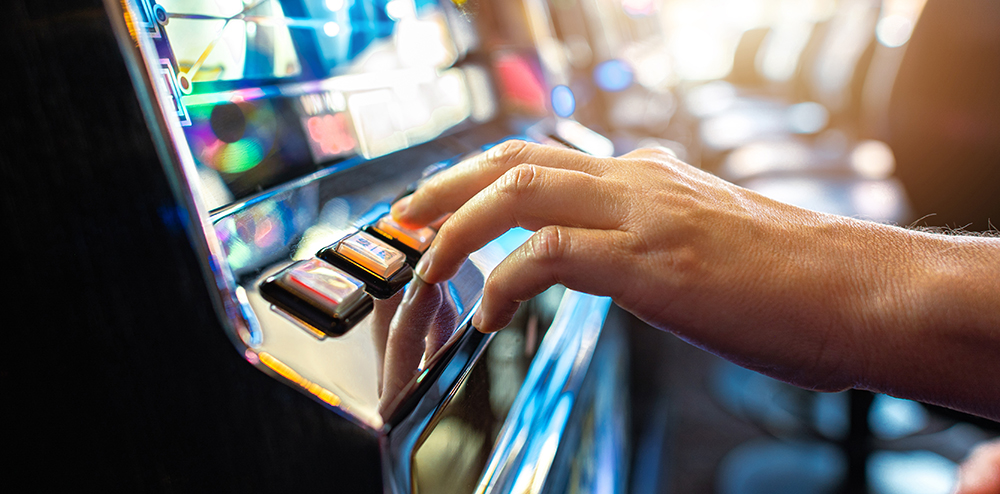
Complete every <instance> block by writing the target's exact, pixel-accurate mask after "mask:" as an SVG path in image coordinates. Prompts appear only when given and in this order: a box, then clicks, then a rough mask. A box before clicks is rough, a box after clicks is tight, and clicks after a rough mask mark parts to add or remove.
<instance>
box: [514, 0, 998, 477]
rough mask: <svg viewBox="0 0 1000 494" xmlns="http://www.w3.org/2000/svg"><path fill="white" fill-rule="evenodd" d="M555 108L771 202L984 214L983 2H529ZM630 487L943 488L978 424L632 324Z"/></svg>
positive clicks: (994, 99) (623, 142)
mask: <svg viewBox="0 0 1000 494" xmlns="http://www.w3.org/2000/svg"><path fill="white" fill-rule="evenodd" d="M524 6H525V9H526V10H527V11H528V14H529V17H531V15H532V12H534V13H535V16H536V17H535V18H536V21H534V22H532V23H531V24H532V26H531V28H532V35H533V37H534V39H535V43H536V45H537V46H538V49H539V58H540V61H541V65H542V67H543V71H544V72H545V77H546V80H547V81H548V83H549V87H550V89H551V93H550V95H549V100H548V102H549V103H550V105H551V111H552V112H553V113H555V114H556V115H558V116H561V117H569V118H573V119H576V120H579V121H580V122H582V123H584V124H585V125H587V126H588V127H590V128H592V129H595V130H597V131H598V132H600V133H602V134H604V135H606V136H608V137H609V138H611V140H612V141H613V142H614V145H615V152H616V153H618V154H621V153H625V152H628V151H630V150H632V149H636V148H639V147H648V146H659V147H664V148H667V149H669V150H671V151H672V152H673V153H674V154H676V155H677V156H678V157H679V158H681V159H682V160H685V161H687V162H688V163H691V164H693V165H695V166H699V167H701V168H703V169H706V170H708V171H711V172H713V173H715V174H718V175H720V176H722V177H723V178H725V179H727V180H730V181H733V182H735V183H738V184H740V185H743V186H745V187H748V188H751V189H754V190H756V191H758V192H761V193H763V194H765V195H768V196H770V197H773V198H775V199H778V200H781V201H784V202H788V203H792V204H796V205H799V206H802V207H806V208H809V209H814V210H819V211H825V212H830V213H836V214H842V215H847V216H854V217H860V218H865V219H870V220H874V221H879V222H885V223H892V224H898V225H904V226H919V227H933V228H943V229H962V230H967V231H970V232H983V231H988V230H992V229H993V225H994V223H991V220H994V221H995V220H996V219H997V218H1000V194H998V193H997V191H996V184H997V183H998V182H1000V180H998V179H1000V94H998V89H1000V29H997V26H1000V3H997V2H995V1H992V0H954V1H953V0H949V1H944V0H938V1H935V0H884V1H878V0H548V1H544V0H525V2H524ZM634 326H635V327H634V328H633V330H632V331H631V332H630V334H631V335H632V348H631V354H632V358H631V361H632V376H633V377H632V396H633V424H632V427H633V432H634V439H635V444H634V445H633V446H634V447H633V449H634V451H635V453H634V457H633V458H632V465H633V471H632V475H631V480H632V482H631V490H632V492H635V493H672V492H684V493H713V492H714V493H727V494H728V493H758V492H759V493H765V492H781V493H789V492H803V493H805V492H809V493H812V492H817V493H818V492H873V493H904V492H905V493H928V494H929V493H942V494H943V493H947V492H950V491H951V490H952V489H953V487H954V482H955V478H956V467H957V464H958V462H960V461H961V460H962V458H964V457H965V455H967V454H968V452H969V450H970V448H971V447H973V446H974V445H975V444H977V443H978V442H980V441H983V440H987V439H989V438H992V437H995V436H996V435H997V434H998V432H1000V429H998V425H997V424H996V423H993V422H990V421H986V420H981V419H977V418H974V417H969V416H964V415H961V414H957V413H954V412H951V411H948V410H944V409H938V408H935V407H928V406H925V405H922V404H918V403H915V402H912V401H907V400H900V399H896V398H892V397H888V396H873V395H871V394H869V393H863V392H856V391H851V392H845V393H835V394H817V393H811V392H806V391H803V390H799V389H797V388H793V387H790V386H787V385H785V384H783V383H780V382H777V381H774V380H771V379H768V378H766V377H762V376H760V375H757V374H755V373H752V372H749V371H746V370H743V369H741V368H739V367H736V366H733V365H731V364H728V363H726V362H723V361H721V360H719V359H717V358H715V357H713V356H711V355H708V354H706V353H704V352H701V351H699V350H697V349H694V348H692V347H690V346H688V345H686V344H684V343H682V342H679V341H676V340H674V339H672V338H664V337H662V335H661V334H659V333H658V332H655V331H654V330H652V329H650V328H647V327H644V326H643V325H642V324H640V323H636V324H634Z"/></svg>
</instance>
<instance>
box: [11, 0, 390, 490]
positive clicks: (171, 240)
mask: <svg viewBox="0 0 1000 494" xmlns="http://www.w3.org/2000/svg"><path fill="white" fill-rule="evenodd" d="M5 6H6V7H7V8H6V11H5V13H4V16H3V20H2V21H0V22H2V23H3V25H2V26H0V33H3V34H2V36H3V42H2V44H0V46H2V48H0V54H2V55H0V60H2V61H3V63H4V67H5V69H6V70H5V71H4V74H5V75H6V78H7V81H6V82H7V84H5V85H4V86H5V90H4V91H3V100H2V101H3V106H4V111H3V112H0V118H2V121H3V125H2V131H3V138H2V140H0V142H2V148H0V149H2V150H0V160H2V161H0V187H2V189H0V192H2V193H0V198H2V199H0V200H2V217H3V220H2V221H3V230H2V231H3V232H4V235H3V240H4V243H6V244H8V246H9V247H8V248H7V249H5V250H6V251H7V252H8V254H7V260H8V264H9V268H8V269H7V270H6V279H7V280H8V288H9V289H8V290H7V291H6V294H5V295H3V297H4V303H3V310H4V313H5V317H4V319H3V325H2V327H3V329H2V335H3V343H4V345H3V346H4V351H3V358H2V359H0V396H3V399H2V402H3V409H4V413H3V417H4V427H3V431H4V432H3V438H2V443H3V444H4V446H5V449H6V451H7V452H8V454H11V455H12V456H11V457H8V460H6V461H5V463H4V472H5V475H4V481H5V483H6V484H8V485H22V486H30V490H32V491H52V490H55V489H57V488H74V487H80V486H88V487H92V488H94V489H101V490H104V491H127V492H198V491H211V492H241V493H246V492H274V491H284V492H312V491H327V492H366V491H377V490H379V487H378V479H379V478H380V475H381V474H380V472H379V466H378V456H377V449H376V445H375V443H374V439H373V437H371V436H369V435H368V434H365V433H361V432H357V429H356V428H355V427H354V426H353V425H349V424H347V423H346V422H345V421H344V420H342V419H340V418H339V417H338V416H336V415H335V414H334V413H332V412H330V411H329V410H327V409H325V408H323V407H322V406H320V405H319V404H317V403H316V402H314V401H312V400H311V399H309V398H307V397H305V396H303V395H301V394H299V393H298V392H296V391H294V390H292V389H291V388H288V387H286V386H284V385H282V384H280V383H279V382H277V381H275V380H274V379H272V378H270V377H268V376H266V375H264V374H263V373H261V372H259V371H258V370H256V369H254V368H253V367H251V366H250V365H249V364H248V363H247V362H245V361H244V360H242V359H241V358H240V356H239V355H238V354H237V352H236V351H235V350H234V347H233V345H232V344H231V343H230V342H229V341H228V339H227V338H226V336H225V335H224V333H223V331H222V328H221V327H220V323H219V322H218V320H217V319H216V316H215V314H214V312H213V310H212V307H211V305H210V303H209V299H208V292H207V289H206V287H205V285H204V281H203V280H202V277H201V274H200V270H199V267H198V264H197V260H196V258H195V255H194V252H193V250H192V248H191V246H190V244H189V242H188V239H187V237H186V235H185V231H184V228H183V227H184V220H183V219H182V218H183V215H182V214H181V211H179V210H178V205H177V203H176V201H175V200H174V198H173V197H172V195H171V192H170V190H169V187H168V185H167V182H166V179H165V178H164V176H163V173H162V171H161V168H160V164H159V162H158V160H157V157H156V154H155V152H154V149H153V146H152V142H151V140H150V137H149V135H148V132H147V130H146V126H145V122H144V119H143V116H142V115H141V112H140V107H139V104H138V102H137V100H136V97H135V95H134V93H133V90H132V88H131V82H130V79H129V77H128V74H127V72H126V69H125V67H124V65H123V61H122V56H121V53H120V51H119V49H118V46H117V44H116V40H115V39H114V37H113V35H112V33H111V31H110V24H109V21H108V19H107V17H106V15H105V13H104V11H103V7H102V4H101V2H98V1H96V0H85V1H78V2H69V1H59V2H56V1H34V0H33V1H31V2H28V1H25V0H16V1H14V2H8V3H6V4H5ZM11 247H12V248H11ZM12 316H13V317H12Z"/></svg>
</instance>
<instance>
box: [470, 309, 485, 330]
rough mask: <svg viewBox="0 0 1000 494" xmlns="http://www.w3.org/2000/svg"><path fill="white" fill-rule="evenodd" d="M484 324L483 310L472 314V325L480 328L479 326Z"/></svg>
mask: <svg viewBox="0 0 1000 494" xmlns="http://www.w3.org/2000/svg"><path fill="white" fill-rule="evenodd" d="M482 325H483V311H482V310H477V311H476V313H475V314H474V315H473V316H472V327H474V328H476V329H479V327H480V326H482Z"/></svg>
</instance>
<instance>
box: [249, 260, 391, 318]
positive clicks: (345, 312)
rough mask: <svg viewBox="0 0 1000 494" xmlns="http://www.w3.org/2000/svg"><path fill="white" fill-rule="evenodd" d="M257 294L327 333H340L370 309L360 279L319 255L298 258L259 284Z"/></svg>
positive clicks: (370, 304)
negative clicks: (311, 257) (313, 257)
mask: <svg viewBox="0 0 1000 494" xmlns="http://www.w3.org/2000/svg"><path fill="white" fill-rule="evenodd" d="M260 293H261V296H263V297H264V300H267V301H268V302H271V303H272V304H274V305H275V306H277V307H278V308H280V309H282V310H284V311H285V312H287V313H289V314H291V315H292V316H294V317H295V318H296V319H298V320H300V321H302V322H304V323H306V324H308V325H310V326H312V327H314V328H316V329H318V330H319V331H321V332H322V333H324V334H326V335H329V336H340V335H342V334H344V333H346V332H347V330H348V329H350V328H351V326H353V325H354V324H355V323H357V321H359V320H360V319H361V318H363V317H364V316H365V315H367V314H368V313H369V312H371V310H372V298H371V297H370V296H368V295H366V294H365V292H364V283H362V281H361V280H359V279H357V278H355V277H353V276H350V275H348V274H347V273H344V272H343V271H341V270H339V269H337V268H335V267H334V266H331V265H330V264H327V263H325V262H323V261H321V260H319V259H309V260H306V261H299V262H297V263H295V264H292V265H291V266H289V267H288V268H285V269H284V270H282V271H281V272H279V273H278V274H276V275H274V276H270V277H268V278H267V279H266V280H264V282H263V283H261V285H260Z"/></svg>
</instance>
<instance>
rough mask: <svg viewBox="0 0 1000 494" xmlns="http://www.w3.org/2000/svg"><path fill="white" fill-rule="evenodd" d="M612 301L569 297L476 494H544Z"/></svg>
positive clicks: (568, 294) (571, 294)
mask: <svg viewBox="0 0 1000 494" xmlns="http://www.w3.org/2000/svg"><path fill="white" fill-rule="evenodd" d="M610 307H611V299H610V298H607V297H596V296H593V295H587V294H583V293H579V292H574V291H567V292H566V294H565V295H564V296H563V300H562V302H561V303H560V305H559V312H557V313H556V317H555V320H554V321H553V322H552V325H551V326H550V327H549V331H548V333H547V334H546V335H545V338H544V339H543V340H542V344H541V346H540V347H539V349H538V353H537V354H536V355H535V358H534V360H533V361H532V363H531V367H530V368H529V370H528V375H527V376H526V377H525V380H524V384H522V385H521V390H520V391H519V392H518V395H517V398H516V399H515V400H514V405H513V406H512V407H511V410H510V413H508V415H507V419H506V421H505V422H504V425H503V427H502V429H501V432H500V436H499V439H497V442H496V444H495V445H494V447H493V452H492V453H491V454H490V460H489V463H488V464H487V467H486V470H485V471H484V472H483V476H482V478H481V479H480V481H479V485H478V486H477V488H476V491H475V492H476V493H477V494H485V493H493V492H512V491H513V492H531V493H536V492H540V491H541V489H542V488H543V487H544V482H545V480H546V479H547V478H548V473H549V470H550V468H551V467H552V460H553V459H555V455H556V451H557V449H558V446H559V442H560V441H559V440H560V438H561V437H562V434H563V433H564V431H565V430H566V426H567V422H568V420H569V418H570V414H571V412H572V410H573V405H574V403H575V402H576V398H577V396H578V394H579V391H580V389H581V387H582V386H583V381H584V377H585V376H586V374H587V369H588V368H589V366H590V362H591V359H592V358H593V356H594V351H595V348H596V345H597V340H598V338H599V337H600V335H601V330H602V328H603V325H604V320H605V318H606V317H607V315H608V309H609V308H610Z"/></svg>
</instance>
